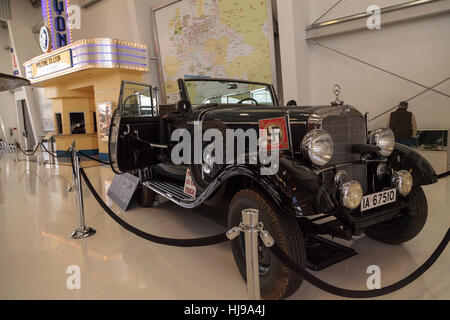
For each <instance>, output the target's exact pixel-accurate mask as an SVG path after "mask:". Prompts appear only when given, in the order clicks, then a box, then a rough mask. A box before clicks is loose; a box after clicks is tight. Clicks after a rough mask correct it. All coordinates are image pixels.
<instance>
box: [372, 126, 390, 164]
mask: <svg viewBox="0 0 450 320" xmlns="http://www.w3.org/2000/svg"><path fill="white" fill-rule="evenodd" d="M369 143H370V144H373V145H376V146H378V147H380V149H381V151H380V155H382V156H383V157H389V156H390V155H391V154H392V152H393V151H394V148H395V135H394V132H393V131H392V130H391V129H389V128H380V129H377V130H375V131H373V132H372V133H371V134H370V135H369Z"/></svg>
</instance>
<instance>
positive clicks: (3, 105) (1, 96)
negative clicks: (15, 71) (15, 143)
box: [0, 29, 17, 139]
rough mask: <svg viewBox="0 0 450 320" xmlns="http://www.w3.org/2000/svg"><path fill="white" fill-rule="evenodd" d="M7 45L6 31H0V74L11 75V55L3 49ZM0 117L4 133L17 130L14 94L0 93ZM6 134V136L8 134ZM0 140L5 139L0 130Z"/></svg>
mask: <svg viewBox="0 0 450 320" xmlns="http://www.w3.org/2000/svg"><path fill="white" fill-rule="evenodd" d="M9 45H10V44H9V34H8V29H0V73H6V74H12V66H11V55H10V52H9V50H6V49H5V48H6V47H9ZM0 117H1V118H2V120H3V123H4V125H5V130H6V131H9V130H8V129H9V128H17V117H16V112H15V100H14V94H11V93H10V92H9V91H6V92H0ZM6 134H7V135H8V132H7V133H6ZM0 138H1V139H5V137H3V132H2V131H1V130H0Z"/></svg>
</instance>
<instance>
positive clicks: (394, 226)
mask: <svg viewBox="0 0 450 320" xmlns="http://www.w3.org/2000/svg"><path fill="white" fill-rule="evenodd" d="M407 199H408V201H409V203H408V207H407V208H406V209H405V210H404V215H402V216H400V217H397V218H395V219H393V220H390V221H387V222H383V223H380V224H377V225H374V226H371V227H368V228H366V229H365V230H364V233H365V234H366V235H367V236H368V237H369V238H372V239H374V240H377V241H380V242H383V243H387V244H394V245H398V244H401V243H404V242H407V241H410V240H412V239H414V238H415V237H416V236H417V235H418V234H419V233H420V231H422V229H423V227H424V226H425V223H426V221H427V218H428V203H427V198H426V196H425V193H424V192H423V189H422V187H420V186H415V187H414V188H413V190H412V191H411V193H410V194H409V195H408V197H407Z"/></svg>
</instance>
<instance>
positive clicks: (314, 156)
mask: <svg viewBox="0 0 450 320" xmlns="http://www.w3.org/2000/svg"><path fill="white" fill-rule="evenodd" d="M301 150H302V152H303V153H304V154H305V155H307V156H308V157H309V159H310V160H311V162H312V163H314V164H315V165H317V166H320V167H323V166H325V165H327V164H328V163H329V162H330V161H331V158H333V155H334V142H333V138H331V136H330V134H329V133H328V132H326V131H323V130H312V131H310V132H308V134H307V135H305V137H304V138H303V141H302V144H301Z"/></svg>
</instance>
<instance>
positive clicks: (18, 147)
mask: <svg viewBox="0 0 450 320" xmlns="http://www.w3.org/2000/svg"><path fill="white" fill-rule="evenodd" d="M40 146H41V143H40V142H39V143H38V145H37V146H36V149H34V150H33V151H32V152H31V153H27V152H26V151H23V150H22V148H21V147H20V144H18V143H16V148H17V149H18V150H19V151H20V152H22V153H23V154H24V155H26V156H27V157H31V156H33V155H34V154H35V153H36V152H37V151H38V150H39V147H40Z"/></svg>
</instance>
